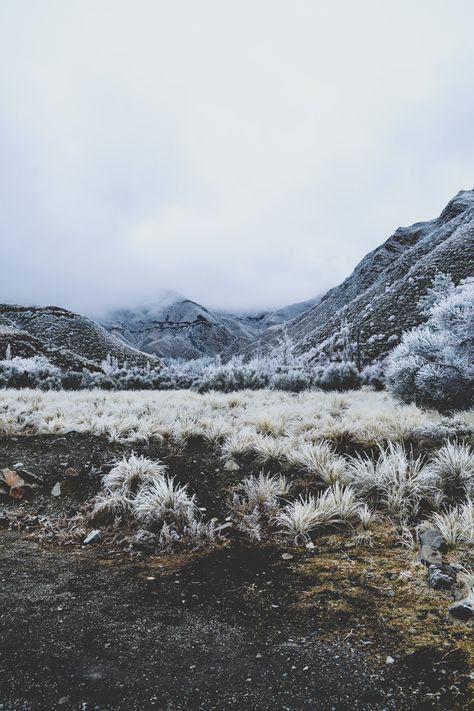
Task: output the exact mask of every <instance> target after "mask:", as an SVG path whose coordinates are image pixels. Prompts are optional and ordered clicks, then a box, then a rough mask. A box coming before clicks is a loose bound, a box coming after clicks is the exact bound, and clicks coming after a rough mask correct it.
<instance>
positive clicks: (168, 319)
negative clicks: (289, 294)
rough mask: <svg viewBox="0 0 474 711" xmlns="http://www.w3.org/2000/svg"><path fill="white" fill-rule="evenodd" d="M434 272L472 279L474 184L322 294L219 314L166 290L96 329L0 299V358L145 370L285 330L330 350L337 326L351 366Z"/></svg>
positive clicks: (412, 308) (237, 348)
mask: <svg viewBox="0 0 474 711" xmlns="http://www.w3.org/2000/svg"><path fill="white" fill-rule="evenodd" d="M438 272H444V273H447V274H450V275H451V276H452V278H453V280H454V282H455V283H458V282H459V281H460V280H461V279H463V278H465V277H468V276H474V190H464V191H461V192H459V193H458V194H457V195H456V196H455V197H454V198H453V199H452V200H451V201H450V202H449V203H448V205H447V207H446V208H445V209H444V210H443V212H442V213H441V215H440V216H439V217H437V218H436V219H434V220H430V221H428V222H420V223H417V224H415V225H412V226H411V227H400V228H399V229H398V230H396V232H395V233H394V234H393V235H392V236H391V237H389V239H388V240H387V241H386V242H385V243H384V244H382V245H381V246H380V247H378V248H377V249H375V250H374V251H373V252H370V254H368V255H367V256H366V257H364V259H362V261H361V262H360V263H359V264H358V265H357V266H356V268H355V269H354V271H353V273H352V274H351V275H350V276H349V277H348V278H347V279H346V280H345V281H344V282H343V283H342V284H340V285H339V286H337V287H335V288H333V289H331V290H330V291H328V292H327V293H326V294H325V295H324V296H323V297H322V298H319V297H315V298H314V299H311V300H309V301H306V302H302V303H299V304H293V305H290V306H287V307H285V308H282V309H277V310H275V311H272V312H260V313H255V314H229V313H223V312H220V311H217V310H212V309H209V308H206V307H204V306H202V305H200V304H198V303H196V302H194V301H191V300H190V299H187V298H185V297H183V296H181V295H179V294H176V293H174V292H167V293H166V294H164V295H162V296H161V297H160V298H158V299H157V300H156V301H155V302H154V303H152V304H148V305H145V306H140V307H138V308H133V309H121V310H117V311H114V312H113V313H111V314H110V315H109V316H107V317H106V318H104V319H103V320H102V321H103V327H102V326H100V325H99V324H97V323H95V322H94V321H91V320H90V319H87V318H85V317H82V316H79V315H77V314H74V313H73V312H71V311H67V310H66V309H61V308H57V307H36V306H35V307H29V306H7V305H3V306H0V355H1V354H2V352H4V351H5V348H6V346H7V345H8V344H10V345H11V350H12V354H13V355H14V356H15V355H20V356H31V355H37V354H44V355H46V356H47V357H48V358H49V359H50V360H51V362H53V363H54V364H57V365H61V366H62V367H65V368H71V369H75V370H77V369H80V368H82V367H94V365H95V367H98V364H99V363H100V362H101V361H102V360H103V359H104V358H106V356H107V355H108V354H110V355H111V356H113V357H115V358H117V359H118V361H119V363H120V364H122V363H124V362H125V361H126V362H127V363H128V364H129V365H140V366H146V365H147V364H150V365H151V366H152V367H155V366H156V365H159V362H160V361H159V358H160V357H181V358H186V359H190V358H198V357H201V356H207V355H210V356H215V355H218V354H222V355H223V357H224V358H227V357H229V356H231V355H232V354H234V353H246V354H252V353H255V352H256V351H257V350H258V351H261V352H269V351H271V349H272V347H273V346H274V345H275V344H276V343H277V341H278V339H279V338H280V337H281V336H282V334H283V332H284V331H286V332H287V333H288V335H289V336H290V337H292V338H293V340H294V342H295V344H296V348H297V351H298V352H300V353H307V354H308V356H309V358H313V357H317V355H318V351H319V350H321V349H322V350H324V351H326V352H328V351H333V352H334V350H335V349H336V350H337V348H338V336H337V334H338V332H339V331H340V329H341V325H342V324H344V325H346V326H345V330H346V336H347V333H348V334H349V336H350V340H351V341H352V342H353V343H355V344H357V358H358V360H360V362H361V364H364V363H369V362H371V361H373V360H375V359H378V358H380V357H382V356H383V355H384V354H385V353H387V352H388V351H389V350H391V349H392V348H393V346H394V345H395V344H396V342H397V339H399V337H400V336H401V334H402V332H403V331H406V330H408V329H410V328H412V327H413V326H416V325H418V324H419V323H420V322H421V321H422V319H423V315H422V313H421V312H420V309H419V308H418V302H419V299H420V297H421V296H422V295H423V294H424V293H425V292H426V290H427V289H428V287H429V286H430V283H431V280H432V279H433V277H434V275H435V274H436V273H438Z"/></svg>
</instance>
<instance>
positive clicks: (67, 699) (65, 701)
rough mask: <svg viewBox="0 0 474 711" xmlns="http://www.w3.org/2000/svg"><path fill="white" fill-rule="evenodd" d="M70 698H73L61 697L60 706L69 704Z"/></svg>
mask: <svg viewBox="0 0 474 711" xmlns="http://www.w3.org/2000/svg"><path fill="white" fill-rule="evenodd" d="M70 698H71V697H70V696H61V698H60V699H59V701H58V704H59V705H60V706H62V705H63V704H68V703H69V699H70Z"/></svg>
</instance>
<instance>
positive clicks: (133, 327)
mask: <svg viewBox="0 0 474 711" xmlns="http://www.w3.org/2000/svg"><path fill="white" fill-rule="evenodd" d="M103 326H104V328H105V329H107V331H109V332H110V333H111V334H113V335H115V336H117V337H118V338H120V339H121V340H122V341H124V342H125V343H127V344H129V345H131V346H133V347H135V348H138V349H140V350H141V351H145V352H146V353H151V354H153V355H155V356H161V357H172V358H200V357H202V356H206V355H211V356H214V355H217V354H218V353H221V352H222V351H223V350H224V349H226V348H229V347H231V348H232V347H237V348H238V347H242V346H246V345H248V344H250V342H251V338H252V335H253V332H252V328H251V327H250V325H248V324H246V323H242V322H240V321H239V320H238V319H236V318H235V317H233V316H228V315H226V314H220V313H215V312H212V311H210V310H209V309H207V308H205V307H204V306H201V305H200V304H197V303H195V302H194V301H191V300H190V299H186V298H184V297H182V296H180V295H179V294H175V293H171V292H170V293H168V294H166V295H165V296H164V297H163V298H162V299H160V300H159V301H158V302H156V303H154V304H150V305H146V306H142V307H139V308H137V309H122V310H118V311H115V312H113V313H112V314H110V315H109V316H108V317H107V318H106V319H105V320H104V321H103Z"/></svg>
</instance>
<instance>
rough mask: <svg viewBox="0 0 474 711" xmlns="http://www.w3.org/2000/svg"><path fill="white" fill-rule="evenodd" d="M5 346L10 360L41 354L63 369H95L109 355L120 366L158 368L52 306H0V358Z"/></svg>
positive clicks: (145, 357)
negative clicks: (8, 351) (9, 354)
mask: <svg viewBox="0 0 474 711" xmlns="http://www.w3.org/2000/svg"><path fill="white" fill-rule="evenodd" d="M8 345H10V348H11V355H12V356H13V357H16V356H21V357H23V358H29V357H32V356H35V355H44V356H46V357H47V358H48V359H49V360H50V362H51V363H52V364H53V365H57V366H59V367H61V368H63V369H67V370H82V368H89V369H90V370H98V369H99V366H100V363H101V361H103V360H104V359H105V358H106V357H107V355H109V354H110V355H111V356H112V357H114V358H117V359H118V361H119V364H120V365H122V364H123V363H125V362H127V363H128V365H136V366H140V367H146V365H147V364H148V363H149V364H150V365H151V366H152V367H157V366H158V365H159V361H158V360H157V359H156V358H153V357H151V356H150V355H147V354H145V353H140V352H139V351H137V350H136V349H134V348H131V347H129V346H126V345H124V344H123V343H122V342H121V341H119V340H118V339H117V338H115V337H114V336H113V335H111V334H110V333H107V331H106V330H105V329H104V328H102V326H99V324H97V323H95V322H94V321H91V320H90V319H88V318H86V317H84V316H79V315H78V314H76V313H73V312H72V311H68V310H66V309H61V308H57V307H55V306H46V307H40V306H12V305H6V304H2V305H0V354H1V356H2V357H3V355H4V354H5V352H6V349H7V346H8Z"/></svg>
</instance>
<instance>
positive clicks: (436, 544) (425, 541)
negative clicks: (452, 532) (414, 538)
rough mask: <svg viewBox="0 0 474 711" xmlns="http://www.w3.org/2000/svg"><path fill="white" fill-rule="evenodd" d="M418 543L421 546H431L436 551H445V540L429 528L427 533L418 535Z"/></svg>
mask: <svg viewBox="0 0 474 711" xmlns="http://www.w3.org/2000/svg"><path fill="white" fill-rule="evenodd" d="M420 543H421V545H422V546H431V548H434V549H435V550H438V551H443V552H444V551H446V549H447V546H446V539H445V538H444V536H443V535H442V534H441V533H440V532H439V531H437V530H436V529H435V528H430V529H429V530H428V531H423V532H422V533H420Z"/></svg>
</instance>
